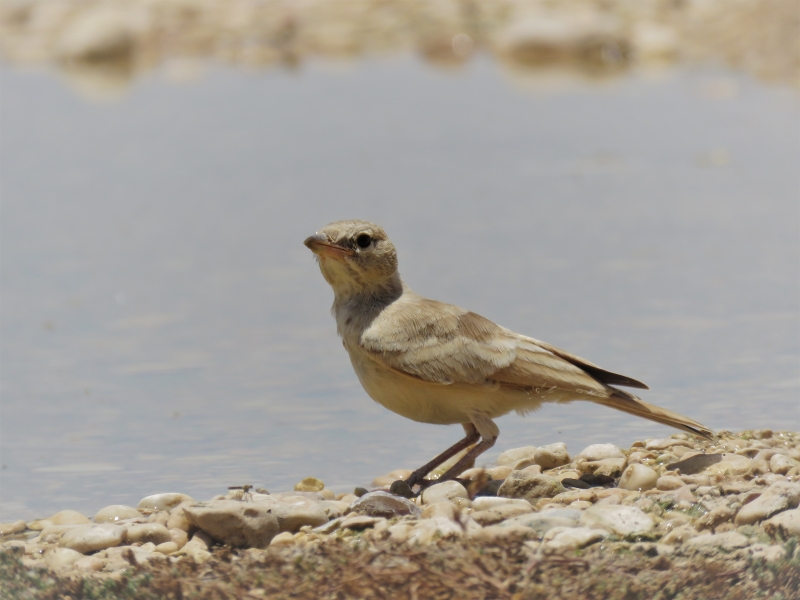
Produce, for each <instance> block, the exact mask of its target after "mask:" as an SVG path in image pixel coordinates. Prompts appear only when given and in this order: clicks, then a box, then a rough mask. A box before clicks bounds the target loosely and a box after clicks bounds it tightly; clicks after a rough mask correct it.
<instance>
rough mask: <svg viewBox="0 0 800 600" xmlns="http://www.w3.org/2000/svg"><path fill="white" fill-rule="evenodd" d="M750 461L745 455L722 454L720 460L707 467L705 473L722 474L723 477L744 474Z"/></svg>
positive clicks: (710, 474)
mask: <svg viewBox="0 0 800 600" xmlns="http://www.w3.org/2000/svg"><path fill="white" fill-rule="evenodd" d="M752 462H753V461H752V460H751V459H749V458H747V457H746V456H741V455H740V454H727V453H726V454H723V455H722V460H721V461H719V462H718V463H717V464H714V465H711V466H710V467H707V468H706V470H705V473H706V474H707V475H709V476H713V475H722V476H724V477H731V476H736V475H745V474H746V473H747V472H748V471H749V470H750V466H751V464H752Z"/></svg>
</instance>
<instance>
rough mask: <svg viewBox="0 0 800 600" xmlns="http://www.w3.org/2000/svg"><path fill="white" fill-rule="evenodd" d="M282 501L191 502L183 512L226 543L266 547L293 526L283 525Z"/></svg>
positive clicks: (190, 519) (194, 522) (325, 519)
mask: <svg viewBox="0 0 800 600" xmlns="http://www.w3.org/2000/svg"><path fill="white" fill-rule="evenodd" d="M279 504H280V502H239V501H236V500H212V501H211V502H208V503H206V504H204V505H193V506H187V507H185V508H184V509H183V512H184V514H185V515H186V517H187V518H188V519H189V521H191V523H192V524H193V525H195V526H196V527H197V528H198V529H202V530H203V531H205V532H206V533H208V534H209V535H210V536H211V537H212V538H214V539H216V540H218V541H220V542H222V543H225V544H228V545H230V546H234V547H240V548H241V547H249V548H266V547H267V546H269V543H270V541H272V538H273V537H275V536H276V535H277V534H278V533H280V532H281V530H283V531H288V530H290V528H288V527H284V528H282V527H281V526H280V524H279V519H278V517H277V516H276V515H275V514H274V512H273V510H274V509H275V508H276V507H277V506H278V505H279ZM320 512H321V511H320ZM327 521H328V519H327V518H323V519H322V520H321V522H317V523H315V525H321V524H322V523H325V522H327ZM292 529H294V528H292ZM296 529H299V526H298V527H297V528H296ZM162 541H166V540H162ZM187 545H188V544H187Z"/></svg>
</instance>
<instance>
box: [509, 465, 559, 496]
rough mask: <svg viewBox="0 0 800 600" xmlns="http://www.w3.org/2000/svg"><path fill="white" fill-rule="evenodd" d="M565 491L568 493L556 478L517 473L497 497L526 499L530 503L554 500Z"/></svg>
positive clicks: (512, 475) (514, 473)
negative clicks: (539, 500) (540, 500)
mask: <svg viewBox="0 0 800 600" xmlns="http://www.w3.org/2000/svg"><path fill="white" fill-rule="evenodd" d="M564 491H566V490H565V489H564V486H563V485H561V482H560V481H559V480H558V479H556V478H555V477H548V476H547V475H533V474H530V473H524V472H522V471H515V472H513V473H511V475H509V476H508V477H507V478H506V480H505V481H504V482H503V485H501V486H500V489H499V490H498V491H497V495H498V496H503V497H505V498H524V499H525V500H528V501H529V502H530V501H536V500H538V499H540V498H552V497H553V496H555V495H557V494H561V493H562V492H564Z"/></svg>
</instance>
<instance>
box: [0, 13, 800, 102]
mask: <svg viewBox="0 0 800 600" xmlns="http://www.w3.org/2000/svg"><path fill="white" fill-rule="evenodd" d="M409 50H411V51H416V52H418V53H419V54H420V55H422V56H424V57H425V59H426V60H427V61H429V62H430V63H432V64H435V65H437V66H442V67H446V68H451V67H457V66H459V65H460V64H462V63H464V62H466V61H468V60H469V59H470V57H471V56H472V55H474V54H475V53H478V52H482V53H485V54H488V55H490V56H492V57H494V58H496V59H498V60H501V61H503V62H505V63H508V64H509V65H510V66H512V67H514V68H522V69H537V68H541V67H543V66H549V67H552V66H559V67H568V68H570V69H574V70H578V71H583V72H585V73H586V74H588V75H603V74H610V73H614V72H618V71H620V70H623V69H626V68H630V67H632V66H637V67H641V66H649V65H654V64H656V65H663V64H665V63H667V64H668V63H675V62H679V63H683V64H693V63H694V64H697V63H705V64H709V63H710V64H715V65H729V66H733V67H736V68H741V69H744V70H746V71H748V72H750V73H753V74H755V75H756V76H758V77H760V78H763V79H765V80H769V81H781V82H789V83H791V84H794V85H796V84H797V83H798V82H799V81H800V80H799V79H798V73H800V69H798V67H800V0H736V1H732V0H635V1H634V0H569V1H558V0H484V1H477V0H317V1H314V0H310V1H304V2H299V1H298V2H287V1H285V0H224V1H223V0H0V57H1V58H2V60H3V61H4V62H5V63H6V64H12V65H37V64H55V65H58V66H59V68H61V69H63V70H64V71H65V72H66V73H67V74H69V75H70V76H71V77H72V78H77V79H78V80H82V81H84V83H85V84H86V85H89V86H99V87H103V86H107V87H109V88H117V87H120V86H122V87H124V86H125V85H126V82H128V81H130V80H131V79H132V78H134V77H135V76H136V74H137V73H141V72H144V71H147V70H149V69H152V68H154V67H156V66H160V65H162V64H166V66H167V72H168V74H169V75H170V76H172V77H174V78H176V79H181V78H186V77H192V76H194V75H195V74H196V72H197V63H198V62H199V61H198V59H199V60H209V59H213V60H215V61H221V62H225V63H231V64H236V65H249V66H254V67H270V66H273V65H284V66H287V67H293V66H296V65H297V64H299V63H301V62H302V61H303V60H306V59H309V58H314V57H350V56H365V55H380V54H387V53H392V52H404V51H409Z"/></svg>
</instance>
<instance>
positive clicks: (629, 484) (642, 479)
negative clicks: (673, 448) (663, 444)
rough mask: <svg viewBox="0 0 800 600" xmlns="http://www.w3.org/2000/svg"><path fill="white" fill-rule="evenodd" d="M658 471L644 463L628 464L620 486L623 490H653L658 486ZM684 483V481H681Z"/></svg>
mask: <svg viewBox="0 0 800 600" xmlns="http://www.w3.org/2000/svg"><path fill="white" fill-rule="evenodd" d="M657 481H658V473H656V472H655V471H654V470H653V469H651V468H650V467H646V466H645V465H642V464H633V465H628V467H627V468H626V469H625V471H623V473H622V477H620V480H619V484H618V485H619V487H621V488H622V489H623V490H638V491H640V492H643V491H645V490H652V489H653V488H654V487H656V482H657ZM681 483H683V482H681Z"/></svg>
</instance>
